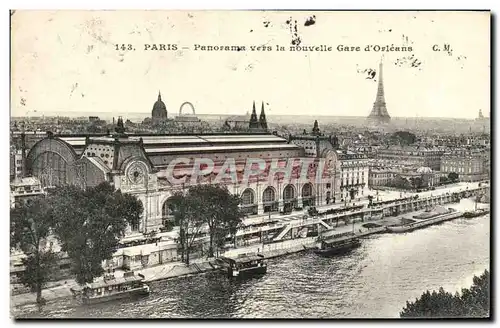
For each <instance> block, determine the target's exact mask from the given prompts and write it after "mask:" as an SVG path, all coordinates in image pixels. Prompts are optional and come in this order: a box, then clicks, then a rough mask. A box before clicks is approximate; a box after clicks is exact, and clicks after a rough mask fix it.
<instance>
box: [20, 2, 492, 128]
mask: <svg viewBox="0 0 500 328" xmlns="http://www.w3.org/2000/svg"><path fill="white" fill-rule="evenodd" d="M312 16H314V17H312ZM310 18H312V19H311V20H310V21H314V24H305V23H306V21H307V20H308V19H310ZM295 21H296V23H295ZM306 25H308V26H306ZM295 26H296V27H297V29H296V31H295ZM298 40H300V44H299V46H321V45H325V46H327V47H328V46H331V47H332V51H313V52H310V51H300V52H292V51H289V47H290V46H291V45H292V42H297V41H298ZM116 44H120V45H121V44H131V45H132V46H133V48H135V50H130V51H129V50H126V51H122V50H116ZM145 44H149V45H153V44H157V45H158V44H171V45H173V44H176V45H177V48H178V49H177V50H175V51H174V50H172V51H152V50H148V51H146V50H145ZM196 44H199V45H207V46H208V45H212V46H215V45H218V46H222V45H229V46H231V45H235V46H238V45H239V46H246V50H245V51H210V52H209V51H195V49H194V47H195V45H196ZM445 44H448V45H449V46H450V49H451V51H433V46H434V45H437V46H438V47H440V48H441V49H442V48H443V46H444V45H445ZM252 45H255V46H259V45H267V46H271V47H272V51H251V49H250V46H252ZM277 45H280V46H283V47H284V48H285V51H277V50H276V46H277ZM339 45H343V46H359V47H360V48H361V51H338V50H337V47H338V46H339ZM367 45H380V46H381V47H382V46H386V45H388V46H391V45H394V46H396V47H401V46H407V47H408V46H411V47H412V49H413V51H411V52H408V51H407V52H403V51H393V52H381V51H379V52H375V51H363V50H364V49H365V47H366V46H367ZM382 55H383V56H382ZM412 56H413V57H412ZM381 60H382V61H383V63H384V72H383V77H384V87H385V99H386V103H387V109H388V111H389V114H390V115H391V116H393V117H417V116H418V117H456V118H475V117H477V115H478V111H479V109H482V111H483V114H484V115H485V116H489V113H490V14H489V13H484V12H347V11H346V12H323V11H314V12H300V11H293V12H272V11H265V12H264V11H219V12H217V11H211V12H210V11H191V12H188V11H125V10H123V11H16V12H15V13H14V14H13V16H12V17H11V77H12V78H11V115H12V116H23V115H29V116H32V115H42V114H51V115H54V114H59V115H68V116H69V115H71V116H74V115H78V114H79V113H84V114H92V113H112V112H117V113H144V116H145V117H146V116H149V115H150V114H151V110H152V107H153V104H154V102H155V101H156V99H157V95H158V91H159V90H161V94H162V99H163V101H164V102H165V104H166V106H167V110H168V112H169V114H177V113H178V112H179V108H180V106H181V104H182V103H184V102H186V101H189V102H191V103H192V104H193V105H194V107H195V109H196V112H197V113H199V114H227V115H232V114H234V115H238V114H245V113H246V112H248V111H251V108H252V103H253V101H256V102H257V103H258V104H259V105H258V108H259V109H260V103H261V101H264V102H265V103H266V113H267V114H268V115H273V114H274V115H287V114H296V115H303V114H309V115H317V116H321V115H329V116H367V115H368V114H369V113H370V111H371V109H372V106H373V102H374V100H375V96H376V92H377V78H378V74H376V75H375V77H374V78H369V77H370V74H369V71H368V70H369V69H373V70H375V71H377V73H378V64H379V62H380V61H381ZM412 63H413V66H412Z"/></svg>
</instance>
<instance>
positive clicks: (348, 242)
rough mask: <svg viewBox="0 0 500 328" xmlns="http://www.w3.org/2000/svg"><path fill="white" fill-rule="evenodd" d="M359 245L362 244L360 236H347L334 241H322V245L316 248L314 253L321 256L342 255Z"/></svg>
mask: <svg viewBox="0 0 500 328" xmlns="http://www.w3.org/2000/svg"><path fill="white" fill-rule="evenodd" d="M359 246H361V242H360V241H359V238H356V237H354V238H353V237H347V238H342V239H339V240H333V241H322V242H321V245H320V246H319V247H318V248H317V249H315V250H314V253H316V254H317V255H321V256H334V255H341V254H345V253H347V252H349V251H351V250H353V249H355V248H358V247H359Z"/></svg>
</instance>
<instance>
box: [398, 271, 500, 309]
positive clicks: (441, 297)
mask: <svg viewBox="0 0 500 328" xmlns="http://www.w3.org/2000/svg"><path fill="white" fill-rule="evenodd" d="M489 300H490V274H489V272H488V270H485V272H484V273H483V274H482V275H481V276H480V277H476V276H474V278H473V284H472V286H471V287H470V288H469V289H467V288H464V289H462V295H460V294H459V293H458V292H457V293H455V295H452V294H450V293H448V292H445V291H444V289H443V288H442V287H441V288H440V289H439V292H436V291H433V292H432V293H431V292H429V291H426V292H425V293H423V294H422V296H421V297H420V298H417V299H416V300H415V302H406V306H405V307H404V308H403V311H402V312H401V313H400V316H401V317H402V318H454V317H464V318H478V317H482V318H484V317H488V316H489V309H490V301H489Z"/></svg>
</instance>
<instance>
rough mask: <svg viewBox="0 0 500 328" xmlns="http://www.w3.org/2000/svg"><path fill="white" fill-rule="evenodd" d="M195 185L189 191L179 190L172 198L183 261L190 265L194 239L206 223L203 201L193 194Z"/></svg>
mask: <svg viewBox="0 0 500 328" xmlns="http://www.w3.org/2000/svg"><path fill="white" fill-rule="evenodd" d="M195 187H196V186H195ZM195 187H190V188H189V190H188V191H187V193H183V192H177V193H175V194H174V195H173V196H172V197H171V198H170V200H171V204H172V209H173V211H172V212H173V215H174V217H175V221H176V224H178V225H179V242H180V244H181V261H182V262H184V263H186V264H187V265H189V254H190V252H191V249H192V247H193V244H194V241H195V239H196V238H197V237H198V236H199V235H200V232H201V229H202V227H203V225H204V223H205V221H204V219H203V216H204V213H203V211H202V210H201V208H202V206H201V203H200V202H199V200H198V199H196V198H195V197H193V196H192V195H191V190H192V189H193V188H195Z"/></svg>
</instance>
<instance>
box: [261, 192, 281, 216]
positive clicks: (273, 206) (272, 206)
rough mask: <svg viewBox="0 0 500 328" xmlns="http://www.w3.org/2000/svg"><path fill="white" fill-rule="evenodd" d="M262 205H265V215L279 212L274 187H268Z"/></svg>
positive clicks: (263, 195)
mask: <svg viewBox="0 0 500 328" xmlns="http://www.w3.org/2000/svg"><path fill="white" fill-rule="evenodd" d="M262 203H263V204H264V213H269V212H275V211H277V210H278V203H277V202H276V191H275V190H274V188H273V187H267V188H266V189H265V190H264V192H263V193H262Z"/></svg>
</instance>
